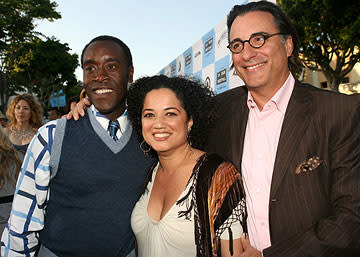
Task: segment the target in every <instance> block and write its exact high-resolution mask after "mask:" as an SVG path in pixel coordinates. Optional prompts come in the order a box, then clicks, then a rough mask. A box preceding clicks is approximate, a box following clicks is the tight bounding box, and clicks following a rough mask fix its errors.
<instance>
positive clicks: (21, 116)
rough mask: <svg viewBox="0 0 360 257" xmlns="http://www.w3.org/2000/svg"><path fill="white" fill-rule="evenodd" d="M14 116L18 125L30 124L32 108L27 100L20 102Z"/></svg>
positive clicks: (16, 106)
mask: <svg viewBox="0 0 360 257" xmlns="http://www.w3.org/2000/svg"><path fill="white" fill-rule="evenodd" d="M14 115H15V119H16V122H17V123H30V118H31V107H30V105H29V103H28V102H26V101H25V100H20V101H19V102H18V103H17V104H16V105H15V109H14Z"/></svg>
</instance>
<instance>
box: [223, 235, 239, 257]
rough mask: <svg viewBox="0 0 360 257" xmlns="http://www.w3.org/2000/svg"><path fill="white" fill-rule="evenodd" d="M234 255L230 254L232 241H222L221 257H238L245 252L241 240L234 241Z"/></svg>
mask: <svg viewBox="0 0 360 257" xmlns="http://www.w3.org/2000/svg"><path fill="white" fill-rule="evenodd" d="M233 249H234V253H233V255H231V253H230V240H225V239H221V257H236V256H240V254H241V253H242V252H243V251H244V249H243V246H242V241H241V238H237V239H234V240H233Z"/></svg>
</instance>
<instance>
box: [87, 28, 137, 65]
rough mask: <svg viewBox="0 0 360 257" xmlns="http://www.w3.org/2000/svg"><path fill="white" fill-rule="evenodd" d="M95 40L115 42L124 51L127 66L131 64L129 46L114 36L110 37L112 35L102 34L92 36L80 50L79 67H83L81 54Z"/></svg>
mask: <svg viewBox="0 0 360 257" xmlns="http://www.w3.org/2000/svg"><path fill="white" fill-rule="evenodd" d="M96 41H112V42H115V43H116V44H118V45H119V46H120V47H121V48H122V49H123V51H124V53H125V56H126V60H127V62H128V65H129V66H133V61H132V55H131V52H130V49H129V47H128V46H127V45H126V44H125V43H124V42H123V41H121V40H120V39H118V38H116V37H112V36H107V35H103V36H98V37H96V38H93V39H92V40H91V41H90V42H89V43H88V44H87V45H86V46H85V47H84V49H83V50H82V52H81V57H80V64H81V68H83V56H84V52H85V50H86V49H87V48H88V47H89V45H91V44H92V43H94V42H96Z"/></svg>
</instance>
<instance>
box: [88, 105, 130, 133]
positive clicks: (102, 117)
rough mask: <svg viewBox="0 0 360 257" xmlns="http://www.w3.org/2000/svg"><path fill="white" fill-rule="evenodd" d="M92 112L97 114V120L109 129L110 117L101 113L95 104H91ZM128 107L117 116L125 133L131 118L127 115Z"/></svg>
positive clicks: (121, 129)
mask: <svg viewBox="0 0 360 257" xmlns="http://www.w3.org/2000/svg"><path fill="white" fill-rule="evenodd" d="M90 108H91V112H92V114H93V115H94V116H95V118H96V120H97V121H98V122H99V123H100V125H101V126H102V127H103V128H104V129H105V130H106V131H107V130H108V126H109V119H108V118H107V117H106V116H105V115H103V114H101V113H100V112H99V111H98V110H97V109H96V108H95V106H94V105H91V107H90ZM127 113H128V112H127V109H125V111H124V113H123V114H121V116H120V117H119V118H117V121H118V122H119V124H120V131H121V132H122V133H124V131H125V130H126V127H127V126H128V124H129V120H128V117H127Z"/></svg>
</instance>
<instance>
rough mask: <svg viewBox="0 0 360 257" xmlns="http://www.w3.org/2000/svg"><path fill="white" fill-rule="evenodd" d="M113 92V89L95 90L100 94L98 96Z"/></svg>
mask: <svg viewBox="0 0 360 257" xmlns="http://www.w3.org/2000/svg"><path fill="white" fill-rule="evenodd" d="M111 92H112V89H104V88H103V89H97V90H95V93H96V94H98V95H101V94H106V93H111Z"/></svg>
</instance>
